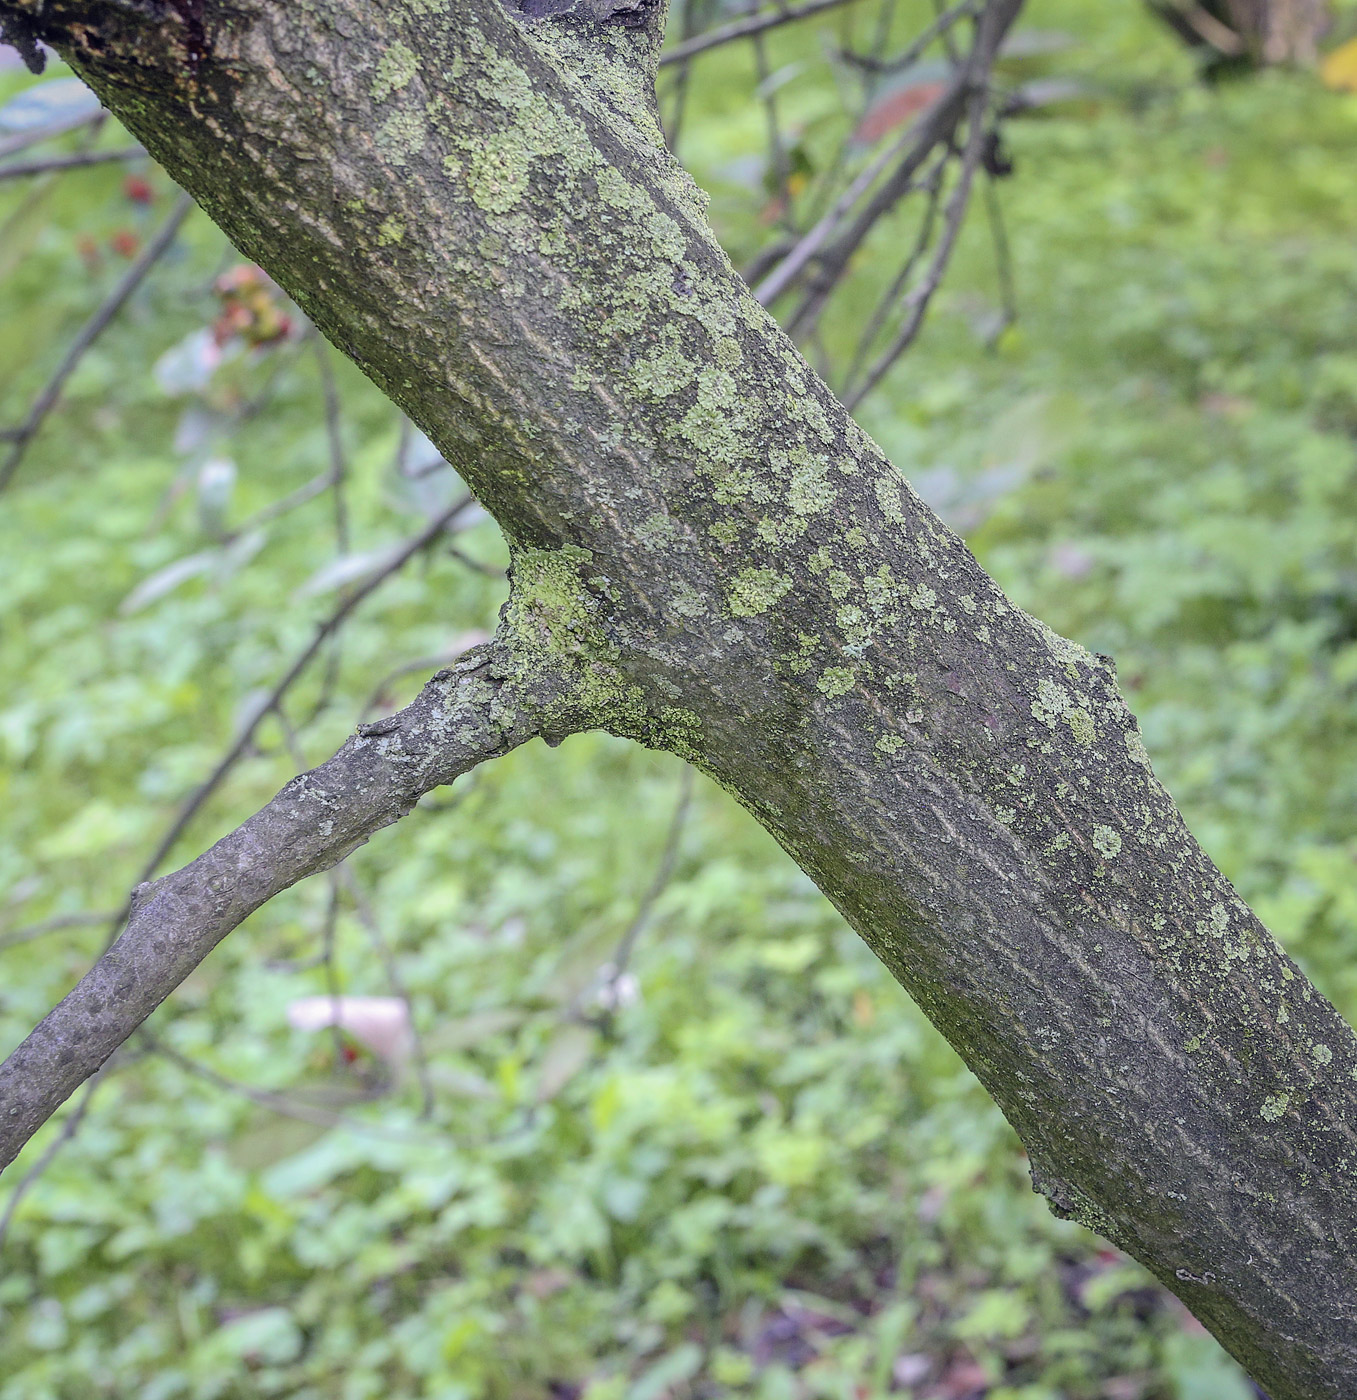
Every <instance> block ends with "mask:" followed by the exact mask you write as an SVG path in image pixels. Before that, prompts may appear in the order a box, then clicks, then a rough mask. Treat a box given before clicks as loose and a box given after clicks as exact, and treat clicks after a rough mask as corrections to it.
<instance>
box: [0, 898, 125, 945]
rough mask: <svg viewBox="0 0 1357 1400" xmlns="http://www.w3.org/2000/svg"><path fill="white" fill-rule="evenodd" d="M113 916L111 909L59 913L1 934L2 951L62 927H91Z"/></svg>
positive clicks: (54, 931) (29, 941)
mask: <svg viewBox="0 0 1357 1400" xmlns="http://www.w3.org/2000/svg"><path fill="white" fill-rule="evenodd" d="M112 917H113V911H112V910H111V909H110V910H105V911H104V912H102V913H89V914H57V915H54V916H53V917H52V918H50V919H43V920H41V921H40V922H39V923H36V924H26V925H25V926H24V927H23V928H16V929H14V930H12V931H11V932H9V933H6V934H3V935H0V952H3V951H4V950H5V949H6V948H15V947H17V946H18V945H19V944H20V943H31V942H32V941H33V940H34V939H35V938H42V937H44V936H45V935H47V934H49V933H58V932H60V931H61V930H62V929H68V928H89V927H91V926H93V925H97V924H104V923H107V922H108V921H109V920H110V919H111V918H112Z"/></svg>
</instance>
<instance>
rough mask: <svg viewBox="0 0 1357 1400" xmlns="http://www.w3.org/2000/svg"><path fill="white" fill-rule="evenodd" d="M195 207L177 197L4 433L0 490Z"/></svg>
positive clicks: (2, 434)
mask: <svg viewBox="0 0 1357 1400" xmlns="http://www.w3.org/2000/svg"><path fill="white" fill-rule="evenodd" d="M192 208H193V201H192V200H191V199H190V198H189V197H188V195H186V194H184V195H180V196H179V198H178V200H176V201H175V205H174V208H173V209H172V210H171V211H170V214H169V217H168V218H167V219H166V220H165V222H164V223H163V224H161V226H160V228H159V229H158V230H157V231H156V234H155V236H154V237H153V238H152V239H151V241H150V242H149V243H147V245H146V246H145V248H143V249H142V250H141V252H140V253H139V254H138V255H137V258H136V260H135V261H134V262H133V263H132V265H131V267H129V268H128V269H127V271H126V272H125V273H123V275H122V278H121V279H120V280H119V282H118V285H117V286H116V287H114V289H113V291H112V293H111V294H110V295H109V297H108V298H107V300H106V301H105V302H104V304H103V305H102V306H101V307H100V308H99V309H98V310H97V311H96V312H95V313H94V315H93V316H91V317H90V318H89V320H88V321H86V322H85V324H84V326H83V327H81V330H80V333H79V334H78V335H77V336H76V338H75V339H74V341H72V342H71V345H70V347H69V349H68V350H67V351H66V354H65V355H64V356H63V357H62V360H61V363H60V364H59V365H58V366H57V368H56V371H55V372H54V373H53V375H52V377H51V378H50V379H49V380H48V381H47V384H46V385H45V386H44V388H43V390H42V392H41V393H40V394H39V395H38V397H37V398H36V399H34V401H33V405H32V407H31V408H30V409H29V411H28V415H27V417H26V418H25V419H24V421H23V422H22V423H21V424H20V425H19V426H18V427H17V428H12V429H10V430H9V431H7V432H4V433H0V438H4V439H7V440H8V441H9V442H10V443H11V444H12V445H11V447H10V450H9V455H8V456H7V457H6V459H5V462H4V464H3V466H0V491H3V490H4V489H5V488H6V487H7V486H8V485H9V484H10V482H11V481H12V480H13V479H14V473H15V472H16V471H18V469H19V463H20V462H21V461H22V460H23V455H24V452H25V450H26V449H27V447H28V444H29V443H30V442H32V440H33V438H34V437H35V436H36V435H37V432H38V429H39V428H40V427H41V426H42V423H43V420H44V419H45V418H46V417H47V415H48V414H49V413H50V412H51V411H52V409H53V407H55V405H56V402H57V400H58V399H59V398H60V397H61V391H62V389H63V388H64V387H65V385H66V381H67V380H68V379H69V378H70V377H71V374H72V373H73V372H74V370H75V368H76V366H77V365H78V364H79V363H80V361H81V360H82V359H83V358H84V356H85V353H86V352H87V351H88V350H89V348H90V346H91V345H93V344H94V342H95V341H96V340H98V338H99V337H100V335H102V334H103V332H104V330H105V328H106V327H107V326H108V324H109V322H110V321H112V320H113V318H114V317H115V316H116V315H117V314H118V312H119V311H121V310H122V308H123V307H124V306H125V305H126V303H127V301H128V299H129V298H130V297H131V295H132V293H133V292H135V291H136V290H137V288H138V287H140V286H141V284H142V282H143V281H145V279H146V275H147V273H149V272H150V270H151V269H152V268H153V267H154V266H155V265H156V263H157V262H159V261H160V259H161V258H162V257H163V256H164V254H165V252H166V250H167V249H168V248H169V246H170V245H171V244H172V243H173V242H174V238H175V235H176V234H177V233H178V232H179V228H180V225H181V224H183V222H184V220H185V218H187V217H188V212H189V210H190V209H192Z"/></svg>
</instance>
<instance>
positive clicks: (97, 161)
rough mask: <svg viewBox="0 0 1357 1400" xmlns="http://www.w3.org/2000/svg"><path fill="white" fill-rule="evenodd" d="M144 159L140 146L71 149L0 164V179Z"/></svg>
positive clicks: (142, 148) (12, 178)
mask: <svg viewBox="0 0 1357 1400" xmlns="http://www.w3.org/2000/svg"><path fill="white" fill-rule="evenodd" d="M145 159H147V156H146V151H145V148H144V147H141V146H125V147H123V148H122V149H120V150H116V151H73V152H72V153H71V154H70V155H64V156H48V157H47V158H46V159H44V160H25V161H15V163H14V164H13V165H0V180H15V179H18V178H19V177H20V176H21V175H50V174H53V173H54V172H56V171H60V170H78V169H79V168H80V167H82V166H86V165H109V164H111V163H112V162H113V161H121V160H145Z"/></svg>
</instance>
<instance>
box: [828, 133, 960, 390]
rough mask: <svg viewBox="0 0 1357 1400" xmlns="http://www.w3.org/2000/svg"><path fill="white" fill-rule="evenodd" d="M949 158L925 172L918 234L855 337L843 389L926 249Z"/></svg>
mask: <svg viewBox="0 0 1357 1400" xmlns="http://www.w3.org/2000/svg"><path fill="white" fill-rule="evenodd" d="M950 159H951V152H950V151H945V152H943V154H942V155H941V156H940V157H939V158H938V160H937V161H936V162H935V163H934V166H933V169H932V170H931V171H930V172H929V174H928V177H927V179H926V180H924V181H923V185H924V188H926V189H927V190H928V202H927V204H926V205H925V206H924V215H923V219H922V220H921V221H920V224H919V234H918V237H917V238H916V239H915V241H914V246H913V247H912V248H911V249H910V250H909V255H908V256H907V257H906V258H905V261H904V262H903V263H902V264H901V267H900V270H899V271H898V272H897V273H896V274H895V277H894V278H893V279H892V281H891V284H890V286H889V287H888V288H887V289H886V292H885V295H884V296H882V298H881V300H880V301H879V302H878V303H877V307H876V310H875V311H873V313H872V316H871V319H870V320H869V321H868V323H867V328H866V330H864V331H863V333H862V336H861V338H860V339H859V341H858V345H857V349H856V350H855V351H854V353H853V360H852V363H851V364H850V365H849V367H848V373H847V374H845V375H844V377H843V386H844V392H845V393H847V392H849V390H850V389H851V387H852V385H853V383H854V381H855V380H856V379H857V377H858V375H859V374H860V373H861V371H862V366H863V362H864V361H865V360H866V358H867V356H868V354H869V353H870V351H871V349H872V346H873V345H875V344H876V339H877V336H879V335H880V334H881V330H882V327H883V326H884V325H885V324H886V322H887V320H888V319H889V318H890V315H891V313H892V312H893V311H894V310H895V308H896V305H897V304H898V302H899V299H900V295H901V293H902V292H903V291H904V289H905V287H906V285H907V284H908V283H909V279H910V278H911V277H913V276H914V269H915V268H916V267H917V266H918V265H919V259H920V258H921V257H923V255H924V253H925V252H927V251H928V247H929V245H930V244H931V243H932V241H933V227H934V224H935V223H936V221H937V215H938V209H939V206H940V205H941V203H942V188H943V178H944V176H945V175H946V173H947V163H948V161H949V160H950Z"/></svg>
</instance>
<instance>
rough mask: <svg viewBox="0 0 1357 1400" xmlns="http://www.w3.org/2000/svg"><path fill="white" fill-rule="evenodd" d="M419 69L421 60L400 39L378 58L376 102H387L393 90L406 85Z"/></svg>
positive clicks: (373, 84)
mask: <svg viewBox="0 0 1357 1400" xmlns="http://www.w3.org/2000/svg"><path fill="white" fill-rule="evenodd" d="M418 70H419V60H418V59H417V58H416V57H415V55H414V53H413V52H412V51H411V50H410V49H408V48H406V46H405V45H404V44H402V43H401V42H400V41H399V40H397V41H396V42H395V43H394V44H392V45H391V47H390V48H388V49H387V50H386V52H385V53H384V54H383V55H382V56H381V58H379V59H378V60H377V73H376V76H375V77H374V78H373V80H372V98H373V101H374V102H385V101H386V99H387V98H388V97H390V96H391V94H392V93H393V92H399V91H400V90H401V89H402V88H403V87H406V86H407V85H408V84H409V83H410V81H411V80H412V79H413V78H414V76H415V74H416V72H418Z"/></svg>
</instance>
